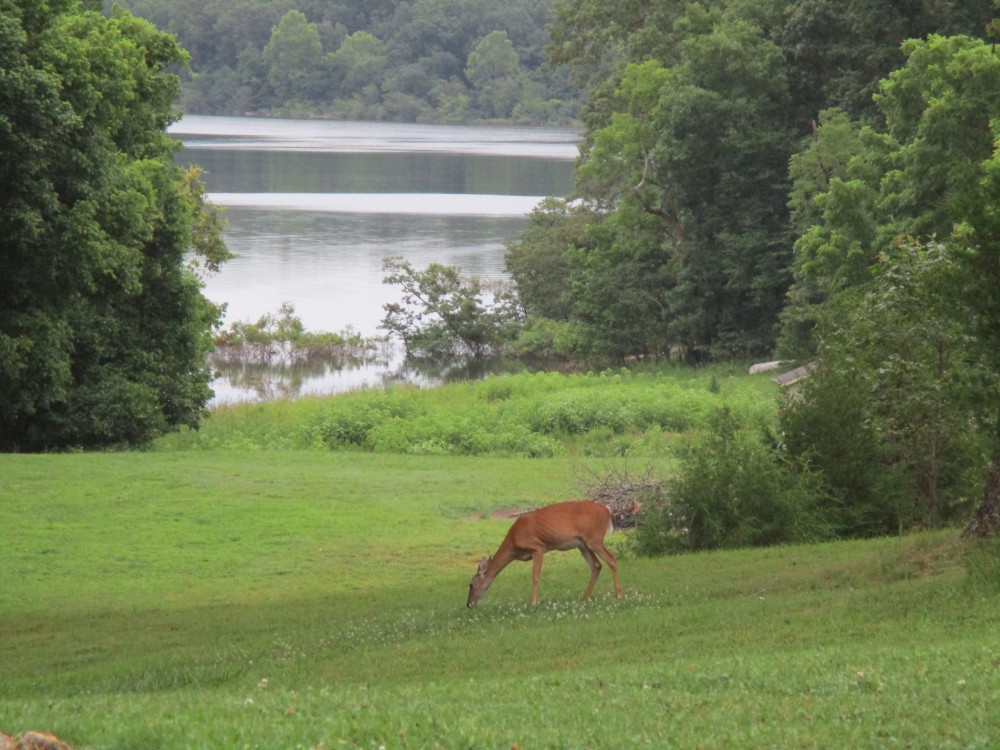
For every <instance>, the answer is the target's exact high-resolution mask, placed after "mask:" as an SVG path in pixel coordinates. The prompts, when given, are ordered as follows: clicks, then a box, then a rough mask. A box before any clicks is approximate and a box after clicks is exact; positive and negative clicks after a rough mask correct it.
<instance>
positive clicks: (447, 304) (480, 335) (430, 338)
mask: <svg viewBox="0 0 1000 750" xmlns="http://www.w3.org/2000/svg"><path fill="white" fill-rule="evenodd" d="M384 268H385V270H386V271H387V275H386V277H385V279H384V282H385V283H386V284H398V285H400V286H402V288H403V301H402V304H397V303H389V304H386V305H385V306H384V307H385V311H386V314H385V317H384V318H383V320H382V325H381V327H382V328H383V329H385V330H387V331H389V332H390V333H394V334H396V335H397V336H399V337H400V338H401V339H402V340H403V344H404V346H405V347H406V352H407V354H418V353H420V354H427V355H431V356H435V355H452V354H455V353H456V352H465V353H467V354H469V355H471V356H472V357H473V358H475V359H481V358H482V357H485V356H487V355H489V354H497V353H499V352H500V351H501V350H502V348H503V346H504V345H505V344H506V343H508V342H510V341H512V340H513V338H514V337H515V336H516V332H517V328H518V327H519V323H520V315H519V313H518V311H517V310H516V309H515V308H513V307H512V306H511V305H510V304H509V302H508V300H507V299H506V298H505V297H504V296H501V297H500V298H499V299H496V300H494V301H493V302H492V303H486V302H484V300H483V287H482V284H481V283H480V281H479V279H477V278H475V277H472V278H463V277H462V275H461V272H460V270H459V269H458V268H457V267H455V266H442V265H440V264H439V263H431V264H430V265H429V266H428V267H427V268H426V269H425V270H423V271H418V270H416V269H414V268H413V266H412V265H410V263H409V262H408V261H405V260H403V259H402V258H387V259H386V261H385V263H384Z"/></svg>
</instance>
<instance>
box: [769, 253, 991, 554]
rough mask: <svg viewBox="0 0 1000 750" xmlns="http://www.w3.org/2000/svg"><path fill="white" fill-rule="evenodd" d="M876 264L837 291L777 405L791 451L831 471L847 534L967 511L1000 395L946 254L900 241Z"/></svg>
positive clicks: (956, 266)
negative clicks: (790, 395)
mask: <svg viewBox="0 0 1000 750" xmlns="http://www.w3.org/2000/svg"><path fill="white" fill-rule="evenodd" d="M873 273H874V278H873V279H872V280H871V281H870V282H868V283H867V284H865V285H863V286H861V287H857V288H855V289H853V290H850V291H847V292H844V293H842V294H841V295H839V296H838V298H837V300H836V302H835V304H834V306H833V309H831V311H830V312H829V313H828V315H827V323H826V325H825V327H821V329H820V330H821V331H822V334H823V336H822V342H823V347H822V350H821V352H820V358H819V363H820V366H819V369H818V370H817V371H815V372H814V376H811V377H810V378H809V380H808V381H807V383H806V385H805V389H804V395H803V397H802V398H801V399H794V400H793V401H792V402H791V403H790V404H788V406H787V408H786V410H785V412H784V433H785V435H786V440H787V442H788V445H789V450H790V452H792V453H793V454H795V455H800V456H802V457H803V458H804V459H806V460H807V461H809V462H810V463H811V464H812V465H813V467H814V468H815V469H816V470H818V471H819V472H820V473H821V474H823V475H824V476H826V477H827V478H828V482H829V484H830V486H831V487H832V488H833V493H832V494H833V495H834V496H835V497H837V498H838V505H839V508H840V511H839V516H840V518H839V519H838V526H839V527H840V531H841V533H843V534H847V535H871V534H884V533H895V532H897V531H899V530H900V529H905V528H907V527H909V526H911V525H913V524H915V523H916V524H921V525H925V526H938V525H940V524H941V523H944V522H948V521H952V520H954V519H955V518H956V517H962V516H964V515H966V514H967V513H968V511H969V505H970V503H971V500H972V498H973V496H974V493H975V490H976V486H977V483H978V482H979V477H978V474H979V471H978V469H979V468H981V466H982V460H983V456H984V455H985V453H986V452H987V451H988V449H989V440H988V430H987V429H985V428H986V426H987V424H988V420H989V418H990V417H991V416H992V413H991V409H990V405H991V403H994V402H996V401H997V397H998V396H1000V391H998V389H997V383H996V380H995V377H994V375H993V374H992V373H991V371H990V368H989V366H988V362H987V360H986V358H985V357H984V356H983V352H982V350H981V349H980V347H979V346H978V345H977V342H976V341H975V338H974V336H973V332H972V331H971V330H970V328H969V325H968V321H969V320H970V319H971V318H972V317H973V315H974V311H973V310H972V308H971V307H970V305H969V300H966V299H964V298H963V296H962V295H961V294H959V293H957V292H958V291H959V289H960V287H961V285H962V283H963V279H962V268H961V263H960V262H959V261H958V259H957V258H956V257H955V254H954V253H953V252H950V251H949V250H948V249H947V248H946V247H944V246H943V245H941V244H939V243H935V242H932V243H929V244H927V245H926V246H924V245H920V244H916V243H912V242H906V243H901V244H899V245H897V246H896V247H895V248H893V250H892V251H891V252H889V253H886V254H883V255H882V256H880V258H879V259H878V260H877V262H876V264H875V268H874V270H873Z"/></svg>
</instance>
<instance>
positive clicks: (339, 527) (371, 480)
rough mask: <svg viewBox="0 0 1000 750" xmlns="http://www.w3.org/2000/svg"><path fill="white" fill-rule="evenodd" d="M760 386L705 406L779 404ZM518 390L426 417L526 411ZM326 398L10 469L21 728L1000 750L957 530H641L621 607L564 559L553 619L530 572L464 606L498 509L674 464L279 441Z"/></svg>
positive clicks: (252, 736) (10, 702)
mask: <svg viewBox="0 0 1000 750" xmlns="http://www.w3.org/2000/svg"><path fill="white" fill-rule="evenodd" d="M626 380H627V379H626ZM746 380H747V382H745V383H744V382H742V381H741V383H739V384H738V383H735V382H734V383H733V384H729V383H728V381H726V380H725V379H723V380H722V388H721V389H718V388H714V387H713V388H711V389H709V388H707V387H700V391H702V392H704V393H709V394H711V396H710V397H706V398H712V399H721V400H723V401H726V400H727V399H732V400H733V402H735V403H743V399H745V400H746V401H745V402H746V403H747V404H749V403H750V402H751V401H752V400H753V399H752V397H751V396H750V395H746V394H751V393H758V394H759V395H760V397H761V398H765V397H766V398H771V396H765V395H763V394H766V393H767V391H766V388H765V387H764V386H763V385H762V384H761V381H760V380H759V379H758V380H753V381H752V382H750V379H746ZM507 385H509V386H510V388H509V389H508V388H507V387H506V386H505V385H504V384H503V383H499V382H498V383H494V384H492V385H491V386H487V385H482V386H480V387H482V388H487V387H490V388H494V389H500V391H501V392H503V393H504V394H506V395H505V396H504V398H503V399H493V400H492V401H490V400H489V399H481V398H480V396H479V395H478V393H477V392H476V391H475V390H474V389H472V390H467V391H462V390H461V389H469V388H471V386H456V388H458V389H459V390H458V391H457V392H455V393H452V394H451V396H450V397H449V396H448V395H447V393H446V391H447V389H436V390H435V392H434V394H433V395H432V396H428V398H431V399H435V400H440V403H441V404H443V405H446V406H447V407H448V408H451V409H461V408H462V406H461V405H462V403H472V402H473V401H476V400H478V401H481V402H483V403H491V404H497V405H499V404H503V403H507V404H508V405H509V404H513V403H516V400H517V390H518V388H519V387H520V386H518V384H517V382H516V381H515V382H513V383H509V384H507ZM626 385H627V383H626ZM703 385H705V383H703ZM525 388H527V386H525ZM527 390H528V391H531V390H532V389H530V388H527ZM727 391H728V395H727ZM463 394H464V395H463ZM740 394H744V395H740ZM535 395H536V396H537V393H536V394H535ZM529 396H530V394H527V393H526V397H529ZM530 397H532V398H533V397H534V396H530ZM367 398H374V399H379V398H383V396H380V395H378V394H376V395H373V396H368V397H367ZM407 398H410V397H409V396H407ZM413 398H414V400H415V401H417V400H419V399H418V398H417V397H415V396H414V397H413ZM559 398H561V396H558V394H557V395H556V396H555V397H554V400H555V401H558V399H559ZM329 401H330V400H317V401H316V402H315V403H301V404H300V403H295V404H271V405H257V406H250V407H240V408H239V409H235V410H234V411H232V412H231V413H225V414H218V415H216V417H217V418H216V417H213V419H212V420H210V422H211V423H212V424H211V426H208V425H206V432H205V433H202V434H197V435H181V436H175V437H174V438H171V439H168V440H167V441H163V442H162V443H161V444H159V445H158V446H156V449H155V450H152V451H149V452H145V453H101V454H65V455H5V456H0V493H2V497H0V731H3V732H7V733H14V734H16V733H19V732H22V731H26V730H29V729H35V730H42V731H48V732H53V733H55V734H57V735H59V736H61V737H62V738H63V739H65V740H67V741H68V742H70V743H72V744H73V745H74V746H75V747H76V748H78V749H80V750H82V749H84V748H144V749H148V748H257V747H261V748H263V747H282V748H339V747H360V748H383V747H384V748H511V747H517V748H520V750H528V749H529V748H623V747H657V748H660V747H676V748H696V747H697V748H723V747H727V748H728V747H782V748H784V747H824V748H825V747H853V748H868V747H870V748H876V747H877V748H893V747H896V748H948V747H951V748H987V747H994V746H996V745H997V744H998V743H1000V728H998V727H1000V723H998V722H997V720H996V716H998V715H1000V640H998V638H997V636H998V633H1000V570H998V568H997V564H996V559H997V556H996V552H995V551H993V552H992V554H991V553H987V552H983V551H981V550H975V549H970V548H969V547H967V546H966V545H964V544H963V543H961V542H959V540H958V534H957V531H956V530H954V529H946V530H941V531H936V532H925V533H919V534H912V535H908V536H904V537H899V538H891V539H888V538H887V539H873V540H864V541H852V542H837V543H829V544H822V545H810V546H787V547H772V548H767V549H756V550H737V551H727V552H716V553H699V554H690V555H682V556H674V557H664V558H656V559H649V558H638V557H636V556H634V555H633V554H631V553H630V551H629V550H630V547H629V537H628V532H625V533H619V534H616V535H614V536H613V537H612V538H611V542H610V546H611V548H612V549H613V550H615V551H616V552H617V553H618V554H619V555H620V571H621V577H622V584H623V587H624V589H625V595H624V597H623V599H621V600H615V599H614V597H613V596H612V588H611V580H610V575H609V574H608V572H607V571H605V573H604V574H602V577H601V580H600V581H599V582H598V587H597V592H596V596H595V599H594V600H592V601H590V602H581V601H580V600H579V597H580V595H581V594H582V592H583V590H584V588H585V587H586V583H587V579H588V571H587V567H586V565H585V563H584V561H583V559H582V558H581V557H580V556H579V555H578V554H576V553H552V554H550V555H548V556H547V557H546V563H545V569H544V572H543V575H542V585H541V597H542V603H541V604H540V605H538V606H537V607H531V606H530V605H529V604H528V597H529V590H530V566H529V565H526V564H519V563H516V564H514V565H512V566H511V567H510V568H508V569H507V570H506V571H505V572H504V573H503V574H501V576H500V577H499V578H498V579H497V581H496V583H495V584H494V585H493V587H492V588H491V589H490V591H489V593H488V594H487V595H486V597H485V598H484V599H483V601H482V602H481V603H480V605H479V606H478V607H476V608H473V609H467V608H466V607H465V606H464V604H465V595H466V591H467V587H468V582H469V579H470V578H471V576H472V573H473V572H474V570H475V566H476V563H477V562H478V560H479V559H480V558H481V557H482V556H484V555H486V554H488V553H491V552H492V551H493V550H494V549H495V547H496V546H497V545H498V544H499V542H500V539H501V538H502V537H503V535H504V533H505V532H506V529H507V527H508V526H509V524H510V520H509V519H506V518H497V517H495V515H496V514H495V513H494V512H495V511H498V510H501V509H510V508H527V507H532V506H535V505H539V504H543V503H547V502H554V501H557V500H562V499H566V498H568V497H572V496H575V495H578V494H579V490H580V485H581V477H582V476H590V475H591V474H590V472H592V471H593V470H595V469H600V467H602V466H604V465H606V462H608V461H611V460H614V458H613V457H614V455H615V454H616V450H618V449H617V448H616V447H615V446H616V443H615V441H616V440H620V439H623V438H624V439H628V440H629V441H630V442H629V445H631V446H644V447H645V449H646V450H647V451H648V454H647V455H646V459H645V460H647V461H649V462H651V463H656V462H658V461H661V460H662V461H668V457H667V452H666V451H661V452H660V454H656V453H655V451H654V450H653V445H654V441H653V440H652V439H651V438H649V437H648V436H647V432H648V430H647V432H640V431H639V430H638V428H636V427H634V426H633V427H628V426H626V427H624V428H623V429H622V430H621V431H620V432H615V431H614V430H611V429H610V428H607V427H606V426H603V427H602V426H600V425H598V426H596V427H595V428H594V429H595V430H597V433H596V434H592V435H590V437H587V434H588V433H584V432H573V431H572V430H568V429H562V430H561V431H560V430H558V429H557V430H555V431H553V432H552V433H551V435H553V436H555V438H556V445H557V449H556V450H554V451H553V452H552V454H551V455H543V456H534V457H531V456H527V455H519V454H518V453H517V452H516V451H515V452H509V453H505V452H503V451H499V452H497V451H495V452H493V453H489V452H484V453H481V454H468V453H466V454H462V455H451V454H449V453H446V452H444V451H443V450H437V451H430V450H425V449H419V450H412V451H410V452H399V451H397V452H393V451H389V450H381V451H380V450H378V449H376V447H375V446H372V445H369V446H364V447H361V446H354V447H341V448H339V449H335V450H331V446H329V445H323V446H318V445H314V446H312V447H305V448H304V447H284V448H280V447H278V446H277V445H276V444H275V445H267V444H265V443H266V441H265V439H264V437H262V436H270V437H269V438H268V439H274V440H276V441H278V442H281V441H289V442H290V441H292V440H299V439H302V438H303V436H305V435H309V434H310V432H309V430H310V429H312V427H313V426H314V425H315V424H316V423H317V422H316V420H317V419H320V416H318V415H324V414H325V415H326V417H327V422H326V423H327V424H330V423H331V422H330V420H329V416H330V414H331V413H332V411H331V410H336V409H347V408H348V407H344V406H343V405H342V404H340V403H339V402H338V405H333V404H332V403H329ZM333 401H337V399H333ZM348 401H349V399H348ZM606 401H607V402H608V403H618V402H624V401H628V399H624V398H619V397H617V396H614V395H610V396H609V397H608V398H607V399H606ZM350 408H356V407H350ZM414 408H416V407H414ZM421 408H424V407H421ZM514 408H516V407H514ZM747 408H751V407H750V406H747ZM426 409H427V411H426V413H427V414H430V413H431V412H432V411H433V409H431V408H430V407H429V406H428V407H426ZM696 411H697V410H693V411H692V412H691V413H692V414H694V416H691V417H690V419H691V421H690V422H689V423H688V424H687V426H686V427H685V430H688V431H689V430H692V429H697V426H698V417H697V413H696ZM254 413H256V414H257V419H256V420H254V419H253V418H252V417H253V414H254ZM631 413H637V410H636V409H634V408H632V409H631ZM761 413H762V414H763V413H764V410H762V411H761ZM289 415H294V418H291V417H290V416H289ZM501 421H503V420H501V419H499V418H497V419H494V420H493V422H494V423H499V422H501ZM254 424H256V425H257V426H256V427H254V426H253V425H254ZM484 424H486V423H485V422H484ZM227 425H228V426H227ZM212 430H214V431H215V432H214V433H213V432H211V431H212ZM227 431H228V437H227V435H226V433H227ZM653 433H654V434H656V435H657V437H656V441H663V442H665V443H667V444H669V442H670V440H671V439H673V440H682V439H683V437H682V434H681V433H672V432H671V431H670V430H664V429H663V428H660V430H659V431H657V430H653ZM539 434H541V433H539ZM597 434H599V435H603V436H604V443H605V445H606V446H608V450H607V451H604V452H602V451H600V450H598V449H597V446H598V445H599V442H600V441H599V440H598V437H597ZM671 434H672V435H674V437H673V438H669V437H668V436H669V435H671ZM227 446H228V447H227ZM657 455H659V458H657Z"/></svg>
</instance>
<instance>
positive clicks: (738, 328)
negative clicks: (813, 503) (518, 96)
mask: <svg viewBox="0 0 1000 750" xmlns="http://www.w3.org/2000/svg"><path fill="white" fill-rule="evenodd" d="M917 5H918V7H913V6H909V5H908V6H906V7H905V8H903V7H899V6H891V5H886V4H880V5H879V6H878V7H877V8H873V7H872V6H871V5H870V4H868V3H862V2H851V3H848V4H847V5H846V6H845V4H844V3H841V2H833V1H832V0H818V1H817V2H810V3H800V2H795V3H792V2H787V1H786V0H771V1H770V2H764V3H761V2H743V1H742V0H729V1H726V2H706V3H701V4H688V3H660V4H657V5H656V8H649V7H647V4H645V3H616V4H612V5H608V4H603V3H596V2H577V1H576V0H572V1H571V0H566V1H565V2H557V3H556V22H555V23H554V25H553V27H552V36H553V43H552V45H551V47H550V51H551V54H552V57H553V59H554V61H556V62H559V63H564V64H566V65H568V66H570V67H571V69H572V70H573V71H574V73H575V74H576V80H577V81H578V82H580V83H581V84H583V85H585V86H586V87H587V89H586V90H587V100H586V105H585V108H584V112H583V119H584V122H585V125H586V130H585V133H584V139H583V144H582V155H581V163H580V167H579V169H578V173H577V193H578V198H579V199H580V200H579V201H578V202H577V203H576V204H575V205H574V206H573V208H572V209H570V208H568V207H565V208H562V209H559V208H555V207H553V206H547V207H544V208H542V209H540V211H539V212H538V213H536V215H535V216H533V217H532V219H531V224H530V226H529V230H528V232H527V233H526V234H525V235H524V237H522V238H521V239H520V240H518V241H517V242H516V243H514V245H513V247H512V252H511V259H510V263H509V269H510V271H511V274H512V275H513V277H514V279H515V280H516V281H517V283H518V286H519V288H520V289H521V292H522V300H523V303H524V306H525V309H526V311H527V313H528V315H529V316H532V317H535V318H539V317H544V318H548V319H550V320H554V321H557V322H559V323H560V329H561V330H562V340H564V341H567V342H571V343H572V342H574V341H578V342H587V344H588V345H589V346H590V347H592V348H595V349H598V350H600V351H602V352H605V353H607V354H611V355H616V356H623V355H630V354H631V355H635V354H646V353H663V352H666V351H668V350H670V349H671V348H678V347H679V348H681V349H683V350H684V351H686V352H687V353H688V354H689V356H691V357H693V358H698V359H701V358H705V357H719V356H722V357H728V356H734V355H736V356H763V355H767V354H770V352H771V351H772V350H773V347H774V345H775V342H776V340H777V338H778V335H779V332H780V330H781V328H780V325H781V324H780V323H779V317H780V315H781V313H782V310H783V309H784V306H785V304H786V295H787V293H788V290H789V288H790V285H791V284H792V282H793V266H794V265H795V263H794V258H795V255H794V253H793V244H794V241H795V232H796V230H797V229H798V228H800V227H801V226H802V225H803V224H804V223H806V222H809V221H811V220H812V219H813V218H814V216H815V212H816V210H817V209H810V208H809V207H808V206H807V205H806V204H807V203H808V196H809V195H810V193H809V192H808V190H809V188H808V187H807V186H805V185H802V184H801V183H799V182H798V180H796V183H795V185H794V186H795V188H796V190H797V192H796V193H794V195H795V196H796V200H795V201H793V202H792V203H791V204H790V203H789V193H790V191H792V188H793V182H792V178H791V177H790V175H789V171H788V163H789V160H790V158H791V157H792V156H793V155H794V154H796V153H797V152H798V151H799V150H800V149H801V148H802V145H803V143H809V142H810V141H809V138H810V136H811V134H812V133H813V131H814V128H815V127H816V123H817V122H818V121H820V118H821V117H823V115H821V113H822V112H824V111H825V110H828V109H829V108H831V107H837V108H839V112H841V113H842V114H839V115H832V114H831V115H826V117H827V118H830V119H833V120H835V119H837V118H842V119H846V120H847V121H848V122H853V121H858V122H865V123H871V126H870V127H871V129H872V130H873V132H878V131H879V129H880V127H881V123H882V122H883V117H884V114H885V113H884V110H883V109H880V108H878V107H876V102H875V101H873V99H872V94H873V92H875V91H877V90H878V88H879V81H880V80H882V79H883V78H884V77H885V76H887V75H889V73H890V72H892V71H893V70H894V69H896V68H898V67H900V66H902V65H903V64H904V62H905V61H906V58H907V54H908V53H909V51H910V48H904V47H902V46H901V45H902V42H903V41H904V40H906V39H908V38H911V37H921V36H923V35H925V34H927V33H929V32H942V33H957V32H961V33H966V34H972V35H979V34H983V33H984V30H985V25H986V22H987V21H988V20H989V19H990V16H991V14H992V10H993V9H992V3H991V2H988V1H987V0H979V1H978V2H971V3H957V2H945V3H919V4H917ZM826 140H827V139H824V148H825V149H826V150H825V151H824V152H823V155H824V156H828V155H832V156H833V157H834V160H833V161H832V162H831V163H830V164H829V165H827V163H826V161H821V162H820V163H821V165H822V166H823V167H824V169H831V170H832V169H835V168H836V167H837V165H838V164H839V162H838V161H837V160H836V159H837V158H838V157H839V158H842V159H846V158H847V156H846V153H847V152H848V151H849V150H850V148H851V144H850V143H848V142H844V141H843V140H841V141H838V142H836V143H830V144H827V143H826V142H825V141H826ZM987 140H988V137H987ZM860 164H861V162H860V161H859V168H860ZM803 166H804V165H801V164H800V165H799V172H800V173H801V171H802V169H803ZM812 179H815V178H814V177H813V178H812ZM909 184H910V185H911V186H912V185H917V184H920V183H919V181H916V180H915V181H913V182H911V183H909ZM890 187H891V186H890ZM914 197H915V198H917V199H918V200H931V199H932V197H931V196H930V194H929V193H928V194H925V195H923V196H914ZM850 200H851V198H850V196H846V195H845V206H846V207H849V206H850V205H851V203H850ZM560 213H561V215H560ZM824 257H825V256H824ZM540 264H544V266H545V268H546V269H547V270H548V271H549V273H548V274H547V275H546V276H545V283H544V285H539V284H537V283H535V280H536V278H537V277H538V274H537V272H536V271H535V270H534V269H535V267H536V266H537V265H540ZM806 291H807V290H806ZM806 291H799V290H796V294H798V295H803V294H806ZM553 292H554V293H553ZM530 327H531V328H535V329H537V328H539V326H538V325H537V324H534V323H532V324H531V326H530ZM542 327H543V328H544V326H542ZM567 327H572V328H574V329H576V332H577V335H576V336H570V335H567V334H566V332H565V329H566V328H567ZM800 327H806V328H808V324H807V323H806V324H803V325H802V326H800ZM548 329H549V330H552V327H551V326H548Z"/></svg>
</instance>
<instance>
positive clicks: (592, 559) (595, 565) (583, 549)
mask: <svg viewBox="0 0 1000 750" xmlns="http://www.w3.org/2000/svg"><path fill="white" fill-rule="evenodd" d="M580 554H582V555H583V559H584V560H586V561H587V565H589V566H590V585H588V586H587V590H586V591H585V592H584V594H583V600H584V601H586V600H587V599H589V598H590V597H591V595H592V594H593V593H594V584H595V583H597V576H599V575H600V574H601V561H600V560H598V559H597V555H595V554H594V553H593V551H592V550H591V549H590V547H588V546H587V545H586V544H581V545H580Z"/></svg>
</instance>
